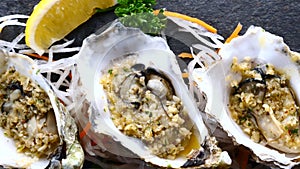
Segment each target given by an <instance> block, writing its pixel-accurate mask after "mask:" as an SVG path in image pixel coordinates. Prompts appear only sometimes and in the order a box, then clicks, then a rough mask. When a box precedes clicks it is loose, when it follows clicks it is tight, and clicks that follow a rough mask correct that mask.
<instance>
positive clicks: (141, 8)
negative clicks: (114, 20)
mask: <svg viewBox="0 0 300 169" xmlns="http://www.w3.org/2000/svg"><path fill="white" fill-rule="evenodd" d="M118 4H119V6H118V7H117V8H116V9H115V14H116V15H117V16H118V17H119V20H120V22H121V23H122V24H123V25H125V26H127V27H134V28H140V29H141V30H142V31H143V32H144V33H149V34H158V33H159V32H160V31H161V30H162V29H164V28H165V27H166V17H165V16H164V15H163V10H161V11H160V12H159V14H158V15H155V14H153V6H154V5H155V4H156V0H118Z"/></svg>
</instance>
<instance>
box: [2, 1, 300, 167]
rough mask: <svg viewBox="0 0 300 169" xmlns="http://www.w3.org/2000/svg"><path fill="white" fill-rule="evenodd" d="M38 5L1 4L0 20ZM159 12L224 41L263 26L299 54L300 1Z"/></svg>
mask: <svg viewBox="0 0 300 169" xmlns="http://www.w3.org/2000/svg"><path fill="white" fill-rule="evenodd" d="M38 2H39V0H0V17H1V16H5V15H9V14H26V15H29V14H30V13H31V11H32V10H33V7H34V5H35V4H37V3H38ZM156 8H166V9H167V10H170V11H176V12H180V13H184V14H187V15H189V16H192V17H196V18H199V19H201V20H203V21H205V22H207V23H208V24H211V25H212V26H214V27H215V28H217V29H218V33H219V34H221V35H222V36H223V37H225V38H226V37H228V36H229V35H230V33H231V32H232V31H233V29H234V28H235V26H236V25H237V24H238V22H240V23H241V24H242V25H243V26H244V27H243V31H242V32H245V30H246V29H247V28H248V27H249V26H250V25H257V26H261V27H263V28H264V29H266V30H267V31H269V32H271V33H274V34H277V35H279V36H282V37H284V40H285V42H286V43H287V44H288V45H289V46H290V48H291V49H292V50H294V51H298V52H300V44H299V39H300V28H299V22H300V0H285V1H283V0H264V1H260V0H252V1H248V0H158V4H157V5H156ZM115 18H116V17H115V16H114V14H113V12H107V13H101V14H96V15H94V16H93V17H92V18H91V19H90V20H89V21H87V22H86V23H84V24H83V25H81V26H79V27H78V28H77V29H76V30H74V31H73V32H72V33H71V34H70V35H68V36H67V38H69V39H73V38H75V39H76V40H75V44H74V45H80V44H81V43H82V40H83V39H84V38H85V37H86V36H88V35H89V34H91V33H94V32H95V31H96V30H98V29H99V28H100V27H101V26H103V25H104V24H106V23H108V22H110V21H112V20H114V19H115ZM20 31H22V28H19V27H12V28H11V27H10V28H7V29H4V30H3V32H2V33H0V39H7V40H11V39H12V38H14V37H15V36H16V35H17V32H20ZM105 166H106V167H107V166H110V165H109V164H106V165H105ZM85 167H86V168H90V167H93V168H96V166H93V165H91V164H86V165H85ZM106 167H104V168H106ZM110 168H114V167H110ZM123 168H126V167H125V166H124V167H123ZM258 168H264V167H263V166H258Z"/></svg>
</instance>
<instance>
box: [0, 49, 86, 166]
mask: <svg viewBox="0 0 300 169" xmlns="http://www.w3.org/2000/svg"><path fill="white" fill-rule="evenodd" d="M0 64H1V68H0V81H1V86H0V98H1V99H0V104H1V113H0V142H1V144H0V166H3V167H9V168H11V167H14V168H46V167H50V168H51V167H55V168H63V167H67V168H68V167H72V168H80V167H81V166H82V164H83V159H84V157H83V151H82V148H81V146H80V144H79V143H78V141H77V139H76V137H77V136H76V132H77V130H76V126H75V123H74V120H73V119H72V118H71V117H70V115H68V112H67V111H66V110H65V108H64V107H63V105H62V104H61V103H60V102H59V101H58V99H57V98H56V97H55V96H54V93H53V91H52V89H51V86H50V85H49V83H47V81H46V80H45V79H44V78H43V76H42V75H41V74H40V73H39V71H38V67H37V65H36V64H35V63H34V62H33V60H31V59H30V58H28V57H26V56H24V55H20V54H15V53H7V52H5V51H0ZM7 152H9V153H10V155H7Z"/></svg>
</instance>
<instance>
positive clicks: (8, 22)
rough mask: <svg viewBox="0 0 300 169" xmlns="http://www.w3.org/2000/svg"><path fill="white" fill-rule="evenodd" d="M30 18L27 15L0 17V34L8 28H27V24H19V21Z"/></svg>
mask: <svg viewBox="0 0 300 169" xmlns="http://www.w3.org/2000/svg"><path fill="white" fill-rule="evenodd" d="M28 17H29V16H27V15H20V14H16V15H8V16H3V17H0V33H1V32H2V29H3V28H4V27H6V26H26V24H25V23H23V22H19V20H18V19H27V18H28Z"/></svg>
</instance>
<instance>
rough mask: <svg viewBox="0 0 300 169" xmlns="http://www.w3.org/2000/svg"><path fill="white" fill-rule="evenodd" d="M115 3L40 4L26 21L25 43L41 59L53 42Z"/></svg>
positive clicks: (50, 0) (61, 0) (54, 0)
mask: <svg viewBox="0 0 300 169" xmlns="http://www.w3.org/2000/svg"><path fill="white" fill-rule="evenodd" d="M116 3H117V0H41V1H40V2H39V3H38V4H37V5H36V7H35V8H34V10H33V12H32V14H31V15H30V16H29V18H28V20H27V23H26V28H25V42H26V44H27V46H29V47H31V48H32V49H33V50H34V51H35V52H36V53H37V54H39V55H42V54H43V53H44V52H45V50H47V49H48V48H49V47H50V46H51V45H52V44H53V43H54V42H56V41H58V40H61V39H62V38H64V37H65V36H66V35H67V34H68V33H70V32H71V31H72V30H74V29H75V28H76V27H78V26H79V25H80V24H82V23H83V22H85V21H87V20H88V19H89V18H90V17H91V16H92V15H93V14H94V13H95V9H96V8H99V9H106V8H109V7H112V6H114V5H115V4H116Z"/></svg>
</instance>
